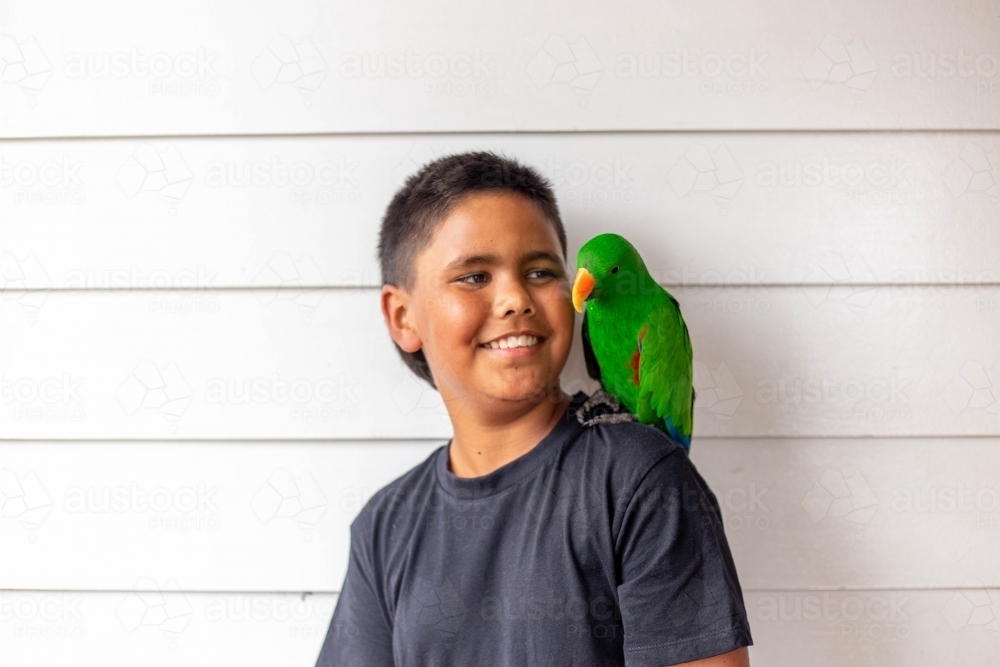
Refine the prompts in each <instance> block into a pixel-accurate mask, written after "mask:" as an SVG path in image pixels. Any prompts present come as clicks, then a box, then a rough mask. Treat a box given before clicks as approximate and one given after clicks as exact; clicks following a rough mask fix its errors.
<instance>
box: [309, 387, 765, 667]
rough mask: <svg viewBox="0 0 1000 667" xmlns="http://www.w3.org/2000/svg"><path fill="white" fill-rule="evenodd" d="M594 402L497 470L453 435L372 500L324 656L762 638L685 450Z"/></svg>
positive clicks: (472, 654)
mask: <svg viewBox="0 0 1000 667" xmlns="http://www.w3.org/2000/svg"><path fill="white" fill-rule="evenodd" d="M586 399H587V395H586V394H585V393H583V392H577V393H576V394H575V395H574V396H573V401H572V403H571V404H570V406H569V408H568V410H567V411H566V413H565V415H564V416H563V418H562V419H561V420H560V421H559V422H558V423H557V424H556V426H555V427H554V428H553V429H552V431H551V432H549V434H548V435H546V436H545V437H544V438H543V439H542V440H541V441H540V442H539V443H538V445H536V446H535V447H534V448H533V449H531V450H529V451H528V452H526V453H525V454H523V455H522V456H520V457H519V458H517V459H515V460H513V461H511V462H510V463H508V464H506V465H504V466H502V467H501V468H498V469H497V470H494V471H493V472H491V473H489V474H488V475H484V476H482V477H475V478H462V477H456V476H455V475H454V474H453V473H451V472H450V471H449V470H448V447H449V446H450V444H451V442H450V441H449V443H448V444H446V445H444V446H442V447H440V448H439V449H437V450H435V451H434V453H432V454H431V455H430V457H429V458H428V459H427V460H426V461H424V462H423V463H421V464H420V465H418V466H417V467H415V468H413V469H412V470H411V471H409V472H407V473H406V474H405V475H403V476H402V477H400V478H399V479H397V480H395V481H394V482H392V483H391V484H389V485H388V486H386V487H385V488H384V489H382V490H381V491H379V492H378V493H377V494H376V495H375V496H374V497H373V498H372V499H371V500H369V502H368V503H367V504H366V505H365V507H364V509H362V511H361V513H360V514H359V515H358V517H357V518H356V519H355V520H354V522H353V523H352V524H351V553H350V560H349V563H348V568H347V577H346V579H345V581H344V585H343V589H342V591H341V594H340V598H339V600H338V601H337V606H336V609H335V610H334V614H333V618H332V620H331V622H330V627H329V630H328V631H327V635H326V640H325V641H324V643H323V647H322V650H321V651H320V655H319V660H318V662H317V665H318V667H360V666H362V665H364V666H366V667H390V666H394V667H404V666H405V667H410V666H412V667H418V666H419V667H437V666H449V667H452V666H461V667H481V666H486V665H505V666H510V667H514V666H517V667H524V666H525V665H531V666H532V667H549V666H552V667H555V666H557V665H566V666H569V665H577V666H579V665H588V666H589V665H630V666H634V667H663V666H664V665H671V664H675V663H679V662H686V661H689V660H697V659H699V658H707V657H710V656H713V655H718V654H720V653H725V652H727V651H732V650H734V649H737V648H740V647H742V646H749V645H750V644H752V640H751V637H750V626H749V623H748V622H747V615H746V610H745V608H744V604H743V594H742V591H741V590H740V585H739V580H738V579H737V576H736V568H735V566H734V565H733V560H732V556H731V555H730V552H729V546H728V544H727V543H726V537H725V534H724V533H723V524H722V515H721V512H720V510H719V505H718V502H717V501H716V498H715V496H714V495H713V494H712V492H711V491H710V490H709V488H708V486H707V485H706V484H705V481H704V480H703V479H702V478H701V476H700V475H699V474H698V471H697V470H696V469H695V467H694V465H693V464H692V463H691V461H690V459H689V458H688V456H687V454H686V453H685V451H684V450H683V449H682V448H681V447H680V446H679V445H677V444H676V443H675V442H674V441H673V440H671V439H670V438H669V436H667V435H666V434H665V433H663V432H662V431H659V430H658V429H656V428H654V427H652V426H647V425H643V424H639V423H637V422H634V421H626V422H621V423H598V424H592V423H591V422H590V421H589V420H587V419H586V415H581V416H580V417H578V415H577V412H578V408H580V407H581V405H582V404H583V402H584V401H585V400H586ZM585 424H586V425H585Z"/></svg>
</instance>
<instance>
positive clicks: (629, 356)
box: [573, 234, 695, 451]
mask: <svg viewBox="0 0 1000 667" xmlns="http://www.w3.org/2000/svg"><path fill="white" fill-rule="evenodd" d="M576 266H577V271H576V278H575V279H574V281H573V307H574V308H576V310H577V312H581V313H583V328H582V337H583V355H584V358H585V359H586V362H587V373H588V374H589V375H590V377H592V378H593V379H595V380H599V381H600V382H601V386H602V388H603V389H604V391H605V392H607V393H608V394H611V395H612V396H614V397H615V398H617V399H618V400H619V401H620V402H621V404H622V405H623V406H624V407H625V408H626V409H628V411H629V412H631V413H633V414H634V415H635V416H636V418H637V419H638V421H639V422H640V423H643V424H652V425H654V426H656V427H657V428H660V429H661V430H663V431H665V432H666V433H667V435H669V436H670V437H671V438H673V439H674V440H675V441H677V442H678V443H679V444H681V445H683V447H684V450H685V451H687V450H688V449H690V447H691V430H692V427H693V426H694V396H695V392H694V383H693V377H694V371H693V362H692V357H693V352H692V349H691V339H690V338H689V337H688V330H687V325H686V324H685V323H684V318H683V317H681V309H680V306H679V305H678V303H677V300H676V299H674V297H672V296H671V295H670V293H669V292H667V291H666V290H665V289H663V288H662V287H660V285H659V284H657V282H656V281H655V280H653V277H652V276H650V275H649V271H648V270H647V269H646V264H645V263H644V262H643V261H642V257H640V256H639V253H638V251H636V249H635V247H633V245H632V244H631V243H629V242H628V241H627V240H625V239H624V238H622V237H621V236H619V235H618V234H601V235H599V236H595V237H594V238H592V239H590V240H589V241H587V242H586V243H585V244H583V247H581V248H580V252H579V253H577V256H576Z"/></svg>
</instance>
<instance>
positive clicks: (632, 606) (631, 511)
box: [616, 449, 753, 667]
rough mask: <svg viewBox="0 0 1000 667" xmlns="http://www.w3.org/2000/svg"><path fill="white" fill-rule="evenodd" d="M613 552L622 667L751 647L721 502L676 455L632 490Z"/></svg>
mask: <svg viewBox="0 0 1000 667" xmlns="http://www.w3.org/2000/svg"><path fill="white" fill-rule="evenodd" d="M616 550H617V552H618V557H620V559H621V560H620V562H621V584H620V585H619V586H618V600H619V606H620V609H621V615H622V625H623V631H624V642H625V644H624V649H625V664H626V665H628V666H629V667H664V665H674V664H677V663H682V662H687V661H690V660H698V659H701V658H708V657H711V656H715V655H720V654H722V653H727V652H729V651H733V650H735V649H737V648H740V647H743V646H750V645H751V644H753V640H752V639H751V637H750V624H749V622H748V621H747V615H746V609H745V607H744V604H743V592H742V590H741V589H740V583H739V579H738V578H737V576H736V566H735V565H734V563H733V558H732V555H731V554H730V551H729V545H728V543H727V542H726V536H725V533H724V532H723V523H722V513H721V511H720V509H719V504H718V502H717V501H716V498H715V495H714V494H713V493H712V491H711V490H710V489H709V488H708V486H707V485H706V484H705V481H704V480H703V479H702V478H701V475H699V474H698V471H697V470H696V469H695V467H694V465H693V464H692V463H691V461H690V459H689V458H688V457H687V456H686V455H685V453H684V452H683V451H682V450H680V449H676V450H674V451H673V452H671V453H669V454H667V455H666V456H664V457H663V458H662V459H660V460H659V461H658V462H657V463H656V464H655V465H654V466H653V467H652V468H650V470H649V471H648V472H647V473H646V475H645V477H644V478H643V479H642V481H641V482H640V483H639V485H638V486H637V487H636V490H635V493H634V494H633V495H632V498H631V500H630V501H629V503H628V505H627V506H626V509H625V515H624V517H623V520H622V527H621V531H620V533H619V535H618V538H617V542H616Z"/></svg>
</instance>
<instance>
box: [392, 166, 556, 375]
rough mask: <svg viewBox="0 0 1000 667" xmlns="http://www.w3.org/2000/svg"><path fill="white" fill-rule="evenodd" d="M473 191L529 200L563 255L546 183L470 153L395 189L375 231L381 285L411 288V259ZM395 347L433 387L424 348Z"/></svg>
mask: <svg viewBox="0 0 1000 667" xmlns="http://www.w3.org/2000/svg"><path fill="white" fill-rule="evenodd" d="M477 192H510V193H514V194H519V195H521V196H523V197H526V198H527V199H529V200H531V201H533V202H534V203H535V205H536V206H538V208H539V209H540V210H541V212H542V213H543V214H544V215H545V217H546V218H548V219H549V221H550V222H551V223H552V225H553V226H554V227H555V230H556V234H557V235H558V237H559V245H560V246H561V248H562V255H563V260H565V259H566V230H565V229H564V228H563V223H562V219H561V218H560V217H559V206H558V205H557V204H556V197H555V194H554V193H553V192H552V186H551V184H550V183H549V181H548V180H547V179H546V178H545V177H543V176H542V175H541V174H539V173H538V172H537V171H535V170H534V169H532V168H531V167H528V166H526V165H523V164H521V163H520V162H518V161H517V160H516V159H514V158H512V157H506V156H504V155H502V154H500V155H498V154H496V153H494V152H492V151H472V152H468V153H457V154H454V155H446V156H444V157H441V158H438V159H437V160H434V161H433V162H430V163H428V164H426V165H424V166H423V167H422V168H421V169H420V170H419V171H417V172H416V173H415V174H412V175H411V176H410V177H409V178H407V179H406V183H404V184H403V186H402V187H401V188H400V189H399V191H397V192H396V194H395V196H393V198H392V201H391V202H389V206H388V207H387V208H386V211H385V217H383V218H382V227H381V229H380V230H379V239H378V260H379V264H380V265H381V267H382V284H383V285H396V286H398V287H402V288H403V289H406V290H410V289H412V288H413V285H414V281H415V278H416V276H415V275H414V269H413V263H414V261H413V260H414V259H415V258H416V256H417V255H418V254H419V253H420V251H421V250H423V249H424V248H425V247H426V246H427V244H428V243H430V241H431V238H432V236H433V234H434V230H435V229H436V228H437V225H438V223H440V222H441V221H442V220H444V219H445V218H446V217H447V216H448V214H449V213H451V211H452V209H453V208H454V207H455V206H456V205H457V204H458V203H459V202H460V201H462V200H463V199H464V198H465V197H467V196H468V195H470V194H473V193H477ZM396 350H397V351H398V352H399V355H400V356H401V357H402V358H403V362H404V363H405V364H406V365H407V366H408V367H409V368H410V370H412V371H413V372H414V373H416V374H417V376H418V377H420V378H421V379H423V380H426V381H427V383H428V384H430V385H431V386H432V387H434V388H435V389H437V386H436V385H435V384H434V378H433V377H432V376H431V370H430V366H428V364H427V358H426V357H425V356H424V352H423V350H417V351H416V352H406V351H404V350H403V349H402V348H400V347H399V345H396Z"/></svg>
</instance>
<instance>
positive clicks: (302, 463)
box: [0, 438, 1000, 592]
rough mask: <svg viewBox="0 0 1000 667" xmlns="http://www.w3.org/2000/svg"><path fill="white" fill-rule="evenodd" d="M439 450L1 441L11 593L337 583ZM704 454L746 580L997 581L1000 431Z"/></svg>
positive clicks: (774, 444) (919, 584)
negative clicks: (352, 529)
mask: <svg viewBox="0 0 1000 667" xmlns="http://www.w3.org/2000/svg"><path fill="white" fill-rule="evenodd" d="M441 444H443V443H441V442H402V441H390V442H379V441H369V442H345V443H292V442H267V443H263V442H262V443H184V442H165V443H132V442H119V443H106V442H90V443H69V442H58V443H5V444H0V476H2V477H0V479H2V480H3V493H4V494H5V495H6V496H7V498H6V505H5V516H4V518H2V519H0V540H2V542H3V543H4V544H5V545H9V548H7V549H4V550H3V553H0V587H3V588H12V589H54V590H127V589H129V588H131V587H132V586H134V584H135V581H136V580H138V579H139V578H140V577H143V576H148V577H152V578H154V579H156V580H168V579H175V580H176V581H178V582H179V584H180V585H181V586H182V587H186V588H187V589H189V590H204V591H298V590H312V591H326V592H331V591H337V590H339V589H340V587H341V584H342V583H343V578H344V575H345V572H346V563H347V555H348V551H349V531H348V527H349V525H350V522H351V521H352V520H353V519H354V517H355V516H356V515H357V512H358V511H360V509H361V507H362V506H363V504H364V503H365V502H367V500H368V499H369V498H371V497H372V496H373V495H374V494H375V493H376V492H377V491H378V489H380V488H382V487H383V486H384V485H385V484H387V483H388V482H390V481H391V480H393V479H395V478H396V477H398V476H399V475H401V474H403V473H405V472H406V471H407V470H409V469H410V468H412V467H413V466H415V465H417V464H418V463H419V462H421V461H423V460H425V459H426V457H427V456H428V455H430V453H431V452H432V451H433V450H435V449H436V448H437V447H439V446H440V445H441ZM692 457H693V460H694V462H695V464H696V465H697V466H698V469H699V471H700V472H701V473H702V475H703V476H704V477H705V479H706V480H707V481H708V483H709V485H710V487H711V488H712V489H713V491H714V493H715V495H716V497H717V498H718V500H719V503H720V506H721V507H722V510H723V514H724V517H725V523H726V534H727V536H728V539H729V542H730V545H731V548H732V551H733V554H734V558H735V560H736V564H737V568H738V571H739V576H740V583H741V584H742V585H743V586H744V588H746V589H748V590H756V591H761V590H764V591H767V590H796V589H817V590H818V589H837V588H858V589H872V588H876V589H882V588H925V587H929V588H947V587H961V586H964V585H965V581H966V580H967V579H969V578H972V579H975V580H977V581H980V582H982V583H984V584H986V585H989V586H997V585H998V584H1000V578H998V571H997V568H996V556H995V555H996V553H997V551H998V549H1000V486H998V484H997V481H996V479H995V474H994V471H995V470H997V467H998V465H1000V440H997V439H996V438H988V439H961V438H955V439H922V438H921V439H859V440H822V439H808V440H805V439H789V440H784V439H782V440H766V439H749V440H747V439H734V440H722V439H706V440H701V441H698V440H696V441H695V443H694V445H693V447H692ZM94 462H100V463H101V465H95V464H94ZM8 508H9V509H8ZM15 510H17V511H15Z"/></svg>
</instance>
